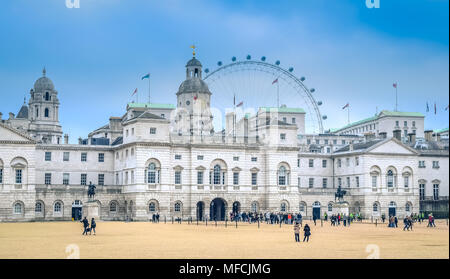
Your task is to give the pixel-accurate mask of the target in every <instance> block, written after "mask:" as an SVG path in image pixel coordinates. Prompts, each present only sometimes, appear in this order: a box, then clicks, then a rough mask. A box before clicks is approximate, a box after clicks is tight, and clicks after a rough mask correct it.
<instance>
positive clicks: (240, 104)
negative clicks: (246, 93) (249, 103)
mask: <svg viewBox="0 0 450 279" xmlns="http://www.w3.org/2000/svg"><path fill="white" fill-rule="evenodd" d="M243 104H244V102H240V103H239V104H237V106H236V107H240V106H242V105H243Z"/></svg>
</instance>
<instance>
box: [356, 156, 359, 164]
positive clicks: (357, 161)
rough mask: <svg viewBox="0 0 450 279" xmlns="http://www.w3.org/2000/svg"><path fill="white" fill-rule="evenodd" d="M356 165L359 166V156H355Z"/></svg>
mask: <svg viewBox="0 0 450 279" xmlns="http://www.w3.org/2000/svg"><path fill="white" fill-rule="evenodd" d="M355 166H359V157H355Z"/></svg>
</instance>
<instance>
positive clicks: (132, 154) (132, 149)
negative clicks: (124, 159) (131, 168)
mask: <svg viewBox="0 0 450 279" xmlns="http://www.w3.org/2000/svg"><path fill="white" fill-rule="evenodd" d="M131 156H134V148H131Z"/></svg>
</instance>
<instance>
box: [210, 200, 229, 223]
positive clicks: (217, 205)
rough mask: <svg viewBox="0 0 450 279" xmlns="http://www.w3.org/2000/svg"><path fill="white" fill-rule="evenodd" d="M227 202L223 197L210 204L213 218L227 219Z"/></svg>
mask: <svg viewBox="0 0 450 279" xmlns="http://www.w3.org/2000/svg"><path fill="white" fill-rule="evenodd" d="M225 207H226V202H225V201H224V200H223V199H221V198H215V199H214V200H213V201H212V202H211V205H210V209H209V216H210V219H211V220H217V221H224V220H225Z"/></svg>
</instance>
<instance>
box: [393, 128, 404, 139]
mask: <svg viewBox="0 0 450 279" xmlns="http://www.w3.org/2000/svg"><path fill="white" fill-rule="evenodd" d="M392 134H393V137H394V138H395V139H397V140H398V141H401V140H402V130H394V131H392Z"/></svg>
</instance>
